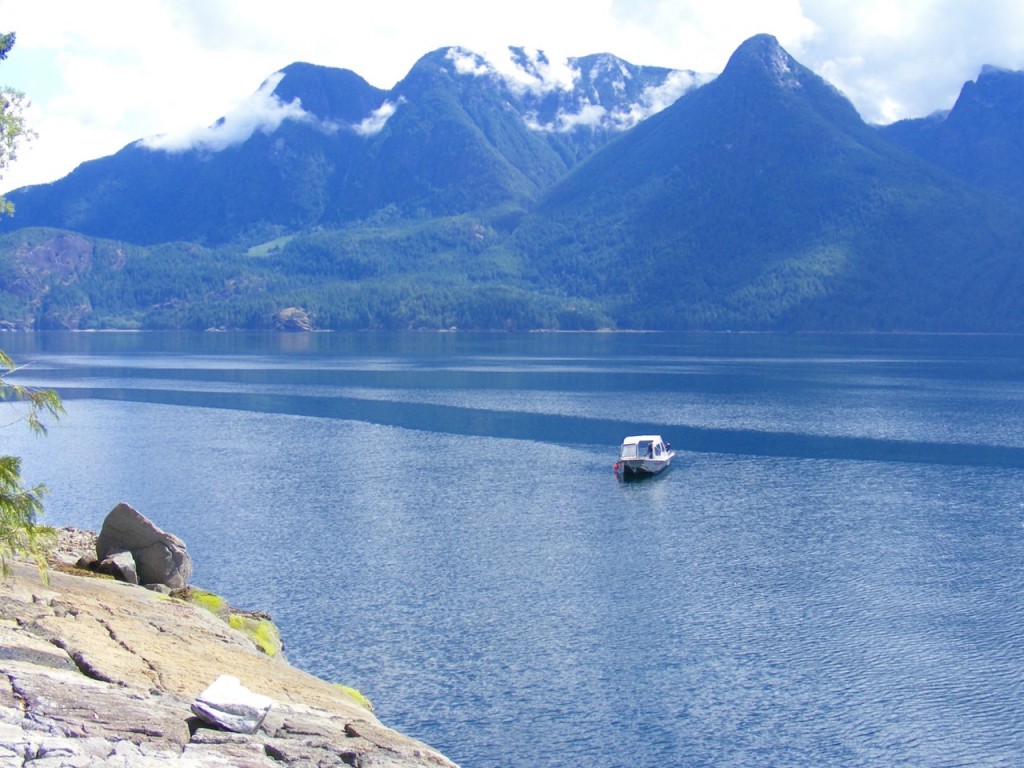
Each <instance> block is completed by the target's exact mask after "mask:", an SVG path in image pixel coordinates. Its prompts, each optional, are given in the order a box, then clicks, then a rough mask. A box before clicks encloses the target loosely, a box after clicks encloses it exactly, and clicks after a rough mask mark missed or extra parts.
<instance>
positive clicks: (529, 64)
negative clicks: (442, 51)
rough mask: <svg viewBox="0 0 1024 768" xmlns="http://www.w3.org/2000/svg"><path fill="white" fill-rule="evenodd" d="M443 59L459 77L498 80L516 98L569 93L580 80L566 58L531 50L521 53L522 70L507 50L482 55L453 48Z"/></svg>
mask: <svg viewBox="0 0 1024 768" xmlns="http://www.w3.org/2000/svg"><path fill="white" fill-rule="evenodd" d="M446 58H447V59H448V60H449V61H451V62H452V63H453V64H454V65H455V71H456V72H458V73H459V74H462V75H473V76H475V77H494V78H498V79H500V80H502V81H503V82H504V83H505V85H506V86H507V87H508V89H509V90H511V91H512V92H513V93H519V94H522V93H533V94H536V95H543V94H545V93H551V92H553V91H571V90H572V89H573V87H574V86H575V84H576V81H577V80H578V79H579V76H580V73H579V70H577V69H576V68H575V67H573V65H572V64H571V63H570V62H569V60H568V59H567V58H565V57H549V56H547V55H546V54H544V53H542V52H541V51H538V50H537V49H535V48H526V49H522V58H525V60H526V62H525V66H524V64H523V63H522V62H521V61H520V59H519V58H518V57H516V55H515V52H514V51H512V49H511V48H509V47H508V46H505V47H504V48H503V49H502V50H499V51H496V52H493V53H490V54H484V55H481V54H477V53H473V52H471V51H468V50H466V49H465V48H462V47H455V48H450V49H448V52H447V54H446Z"/></svg>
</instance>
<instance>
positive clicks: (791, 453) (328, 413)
mask: <svg viewBox="0 0 1024 768" xmlns="http://www.w3.org/2000/svg"><path fill="white" fill-rule="evenodd" d="M58 392H59V394H60V395H61V397H62V399H64V400H68V401H71V400H75V399H83V398H85V399H97V400H117V401H127V402H141V403H160V404H165V405H179V406H191V407H202V408H222V409H229V410H240V411H250V412H256V413H276V414H291V415H298V416H316V417H320V418H331V419H346V420H352V421H363V422H369V423H373V424H381V425H384V426H395V427H403V428H406V429H418V430H425V431H434V432H444V433H448V434H455V435H477V436H482V437H495V438H510V439H515V440H532V441H538V442H553V443H560V444H566V445H608V446H610V447H614V446H617V444H618V441H620V440H621V439H622V437H623V436H625V435H627V434H661V435H663V436H665V438H666V439H667V440H668V441H669V442H671V443H672V445H673V448H675V449H676V450H677V451H693V452H698V453H730V454H743V455H751V456H774V457H789V458H813V459H839V460H851V461H886V462H893V461H894V462H910V463H920V464H937V465H950V466H969V467H970V466H973V467H1003V468H1024V448H1017V447H1012V446H999V445H984V444H962V443H942V442H922V441H912V440H886V439H878V438H868V437H848V436H823V435H811V434H799V433H792V432H778V431H759V430H750V429H715V428H708V427H694V426H685V425H671V424H658V423H643V422H639V423H638V422H636V421H620V420H614V419H595V418H585V417H579V416H568V415H559V414H544V413H528V412H521V411H504V410H487V409H479V408H465V407H460V406H452V405H436V404H428V403H411V402H398V401H390V400H389V401H383V400H365V399H361V398H351V397H314V396H297V395H275V394H252V393H242V392H230V393H226V392H205V391H194V390H193V391H187V390H162V389H157V390H154V389H136V388H113V387H111V388H106V387H95V388H91V387H69V388H61V389H58Z"/></svg>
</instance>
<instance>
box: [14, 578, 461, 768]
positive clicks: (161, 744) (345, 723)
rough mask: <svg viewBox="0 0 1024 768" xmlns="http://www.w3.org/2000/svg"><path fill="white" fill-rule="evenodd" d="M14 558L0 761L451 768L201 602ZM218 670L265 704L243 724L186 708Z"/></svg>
mask: <svg viewBox="0 0 1024 768" xmlns="http://www.w3.org/2000/svg"><path fill="white" fill-rule="evenodd" d="M13 565H14V572H13V574H12V576H11V577H10V578H8V579H6V580H3V581H0V765H28V766H39V768H43V766H137V765H145V766H157V765H163V764H165V763H167V764H174V765H182V766H190V767H195V768H204V767H205V766H211V767H212V766H229V765H230V766H267V768H270V766H274V767H275V768H281V766H389V767H391V768H411V767H412V766H449V767H451V766H453V764H452V763H451V762H450V761H448V760H447V759H446V758H445V757H444V756H442V755H441V754H439V753H438V752H436V751H435V750H433V749H431V748H429V747H427V746H426V745H424V744H422V743H420V742H417V741H414V740H413V739H410V738H408V737H405V736H403V735H402V734H400V733H397V732H396V731H394V730H391V729H389V728H387V727H386V726H384V725H383V724H381V722H380V721H379V720H378V719H377V718H376V716H375V715H374V714H373V713H372V712H371V711H369V710H368V709H366V708H365V707H363V706H361V704H360V703H359V702H358V701H357V699H356V698H354V697H353V696H351V695H349V694H348V693H347V692H346V690H345V689H344V688H342V687H341V686H338V685H334V684H332V683H329V682H326V681H324V680H320V679H318V678H316V677H313V676H311V675H308V674H306V673H304V672H302V671H300V670H297V669H295V668H294V667H291V666H290V665H289V664H287V663H286V662H284V661H281V660H275V659H272V658H270V657H268V656H267V655H265V654H263V653H261V652H260V651H258V650H257V649H256V648H255V647H254V646H253V644H252V642H250V641H249V640H248V639H246V638H245V637H244V636H243V635H242V634H241V633H239V632H236V631H235V630H233V629H231V627H230V626H229V625H228V624H227V623H225V622H224V621H223V620H221V619H219V618H217V617H216V616H214V615H213V614H211V613H210V612H208V611H206V610H204V609H203V608H201V607H199V606H196V605H192V604H190V603H188V602H185V601H182V600H177V599H174V598H171V597H168V596H166V595H164V594H160V593H158V592H153V591H151V590H146V589H142V588H140V587H137V586H131V585H128V584H125V583H121V582H117V581H114V580H112V579H107V578H99V577H96V576H93V575H83V574H82V573H81V572H77V571H76V572H64V570H57V569H56V567H55V568H52V569H51V573H50V582H49V584H44V583H42V582H41V581H40V579H39V574H38V571H37V570H36V568H35V566H34V565H30V564H25V563H14V564H13ZM223 675H229V676H232V677H234V678H237V680H238V685H239V686H240V687H244V689H245V690H247V691H249V692H251V693H252V694H254V697H255V698H254V700H255V701H257V702H264V703H265V702H268V701H269V702H271V706H270V707H269V709H268V711H267V712H266V713H265V717H264V718H263V719H262V724H260V725H259V726H258V729H257V730H256V731H255V733H252V734H245V733H234V732H231V731H227V730H223V729H221V728H214V727H211V726H210V725H208V724H207V723H206V722H205V721H204V720H201V719H200V718H198V717H196V716H195V715H194V714H193V711H192V709H191V707H192V705H193V704H194V703H195V702H196V700H197V699H198V698H199V697H200V694H202V693H203V691H205V690H206V689H207V688H208V687H209V686H210V685H211V684H212V683H214V682H215V681H217V680H218V679H219V678H221V676H223Z"/></svg>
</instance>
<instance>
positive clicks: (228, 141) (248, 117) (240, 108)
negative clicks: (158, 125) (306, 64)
mask: <svg viewBox="0 0 1024 768" xmlns="http://www.w3.org/2000/svg"><path fill="white" fill-rule="evenodd" d="M283 78H284V73H282V72H276V73H274V74H273V75H271V76H270V77H268V78H267V79H266V80H264V81H263V84H262V85H261V86H260V87H259V89H258V90H257V91H256V92H255V93H253V94H252V95H251V96H249V97H248V98H246V99H243V100H242V101H241V102H240V103H239V104H238V105H237V106H235V108H234V109H232V110H231V111H230V112H228V113H227V114H226V115H224V117H222V118H221V119H220V120H218V121H217V122H216V123H214V124H213V125H211V126H209V127H207V128H195V129H193V130H190V131H185V132H183V133H176V134H165V135H160V136H152V137H149V138H145V139H142V142H141V143H142V145H143V146H145V147H147V148H149V149H153V150H163V151H164V152H185V151H188V150H200V151H203V150H205V151H209V152H219V151H220V150H222V149H226V148H227V147H230V146H234V145H236V144H241V143H242V142H244V141H246V140H248V139H249V137H250V136H252V135H253V134H254V133H256V131H262V132H263V133H268V134H269V133H273V132H274V131H276V130H277V129H278V128H279V127H280V125H281V123H283V122H284V121H285V120H297V121H300V122H304V123H310V124H320V121H318V120H317V118H316V116H314V115H311V114H310V113H308V112H306V110H304V109H303V108H302V102H301V101H300V100H299V99H293V100H292V101H290V102H287V103H285V102H283V101H282V100H281V99H280V98H279V97H278V96H277V95H276V94H275V93H274V89H275V88H277V86H278V84H279V83H280V82H281V80H282V79H283ZM321 127H322V128H323V129H325V130H327V131H330V130H333V126H331V125H330V124H321Z"/></svg>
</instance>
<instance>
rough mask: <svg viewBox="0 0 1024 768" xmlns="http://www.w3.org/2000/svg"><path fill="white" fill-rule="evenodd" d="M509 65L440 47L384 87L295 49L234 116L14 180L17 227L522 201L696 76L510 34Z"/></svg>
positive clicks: (164, 236) (203, 223)
mask: <svg viewBox="0 0 1024 768" xmlns="http://www.w3.org/2000/svg"><path fill="white" fill-rule="evenodd" d="M509 65H510V66H506V67H505V69H504V71H502V70H499V69H498V68H497V67H495V66H494V65H493V64H491V63H490V62H488V61H486V60H485V59H483V58H482V57H480V56H477V55H476V54H472V53H470V52H468V51H465V50H463V49H460V48H444V49H439V50H437V51H434V52H433V53H430V54H427V55H426V56H424V57H422V58H421V59H420V60H419V61H418V62H417V63H416V64H415V65H414V66H413V68H412V70H411V71H410V72H409V74H408V75H407V76H406V77H405V78H403V79H402V81H400V82H399V83H398V84H397V85H396V86H395V87H394V88H392V89H391V90H390V91H384V90H381V89H378V88H375V87H373V86H371V85H370V84H369V83H367V82H366V81H365V80H364V79H363V78H361V77H360V76H358V75H356V74H355V73H353V72H350V71H348V70H342V69H333V68H328V67H320V66H315V65H312V64H306V63H295V64H292V65H289V66H288V67H285V68H284V69H282V70H281V71H280V72H279V73H276V74H275V75H274V76H272V77H271V78H268V80H267V81H265V82H264V84H263V86H261V88H260V89H259V90H258V91H257V93H256V94H254V95H253V97H251V98H250V99H249V101H248V102H247V103H246V104H245V105H243V108H242V109H241V110H240V112H241V113H242V114H240V115H227V116H226V117H224V118H222V119H221V120H220V121H218V123H217V124H215V125H214V126H211V127H210V128H209V129H206V130H204V131H201V132H197V133H195V134H193V135H191V136H187V137H152V138H150V139H143V140H140V141H137V142H135V143H133V144H130V145H128V146H127V147H125V148H124V149H122V150H121V151H120V152H118V153H116V154H115V155H112V156H110V157H106V158H100V159H97V160H93V161H90V162H87V163H84V164H82V165H81V166H80V167H79V168H77V169H75V170H74V171H73V172H72V173H71V174H69V175H68V176H67V177H65V178H64V179H61V180H59V181H57V182H54V183H52V184H45V185H40V186H36V187H28V188H25V189H22V190H17V191H15V192H12V193H11V195H10V196H9V197H10V199H11V200H12V201H13V202H14V203H15V205H16V206H17V209H18V219H17V222H16V223H15V226H17V227H24V226H52V227H59V228H62V229H69V230H74V231H78V232H81V233H84V234H88V235H92V236H97V237H108V238H116V239H125V240H129V241H131V242H134V243H142V244H152V243H159V242H167V241H174V240H195V241H200V242H204V243H208V244H217V243H223V242H228V241H230V240H233V239H236V238H238V237H240V236H241V237H247V236H250V237H256V238H257V239H258V238H259V237H262V236H265V235H268V234H271V233H273V232H275V231H294V230H301V229H304V228H307V227H310V226H319V225H326V226H336V225H339V224H343V223H345V222H348V221H352V220H356V219H360V218H363V217H366V216H369V215H372V214H373V213H375V212H377V211H381V210H385V209H394V210H395V211H397V212H398V213H399V214H400V215H404V216H408V215H414V216H424V215H427V216H434V215H450V214H453V213H462V212H466V211H470V210H476V209H486V208H489V207H493V206H503V205H513V206H525V205H528V204H529V203H530V202H532V201H533V200H534V199H535V198H536V197H537V196H538V194H539V193H540V191H541V190H543V189H546V188H547V187H549V186H550V185H551V184H553V183H554V182H555V181H557V180H558V179H559V178H560V177H561V176H562V175H563V174H564V173H565V172H566V171H567V170H568V169H569V168H571V167H572V166H573V165H575V164H576V163H577V162H579V161H580V160H581V159H583V158H585V157H587V156H588V155H590V154H591V153H593V152H594V151H596V150H597V149H598V148H600V147H601V146H603V145H604V144H605V143H607V141H608V140H609V139H610V138H612V137H613V136H614V135H616V134H617V133H618V132H621V131H622V130H625V129H627V128H629V127H632V125H634V124H636V123H637V122H639V120H640V119H642V118H643V117H645V116H646V115H647V114H650V113H652V112H653V111H656V110H657V109H660V108H662V107H663V106H665V104H667V103H670V102H671V100H673V99H674V98H676V97H678V96H679V95H680V94H681V93H682V92H683V91H684V90H685V89H686V88H688V87H694V86H696V85H697V84H699V83H700V82H701V81H702V80H701V78H700V77H699V76H697V75H695V74H693V73H684V72H677V71H674V70H669V69H665V68H659V67H641V66H636V65H632V64H629V63H628V62H625V61H623V60H621V59H618V58H616V57H614V56H611V55H609V54H601V55H597V56H588V57H584V58H582V59H570V60H568V61H567V62H565V63H563V64H562V71H560V72H554V71H553V70H555V67H554V66H553V65H552V64H551V63H550V62H549V61H548V60H547V58H546V57H545V56H544V54H543V53H540V52H528V51H526V50H525V49H522V48H513V49H510V59H509ZM569 75H572V77H569ZM8 228H9V227H8Z"/></svg>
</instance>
